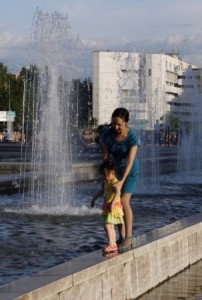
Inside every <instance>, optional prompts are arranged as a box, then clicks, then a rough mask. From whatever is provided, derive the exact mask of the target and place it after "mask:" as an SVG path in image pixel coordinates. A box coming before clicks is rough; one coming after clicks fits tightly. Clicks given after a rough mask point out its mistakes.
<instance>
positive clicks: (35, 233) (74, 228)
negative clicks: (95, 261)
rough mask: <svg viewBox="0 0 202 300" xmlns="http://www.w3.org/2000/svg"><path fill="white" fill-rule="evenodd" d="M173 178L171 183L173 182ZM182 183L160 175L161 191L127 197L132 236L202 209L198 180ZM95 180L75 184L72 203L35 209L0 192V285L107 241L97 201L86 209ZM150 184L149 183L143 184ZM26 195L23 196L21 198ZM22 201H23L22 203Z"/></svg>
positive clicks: (94, 248)
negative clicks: (132, 225) (132, 220)
mask: <svg viewBox="0 0 202 300" xmlns="http://www.w3.org/2000/svg"><path fill="white" fill-rule="evenodd" d="M175 182H176V184H175ZM200 182H202V181H200V180H198V182H195V183H194V182H193V181H191V184H190V185H188V184H187V183H186V184H182V183H181V182H180V181H179V180H177V179H175V178H174V177H170V178H169V176H165V177H161V190H162V192H161V191H159V190H158V191H154V190H153V189H152V187H151V188H150V190H153V194H144V195H143V194H137V196H136V197H134V198H132V200H131V201H132V208H133V211H134V235H135V236H137V235H141V234H144V233H146V232H148V231H151V230H153V229H155V228H159V227H162V226H164V225H166V224H169V223H173V222H175V221H176V220H180V219H182V218H185V217H188V216H190V215H193V214H196V213H198V212H201V211H202V203H201V191H202V184H200ZM99 184H100V183H97V182H94V183H88V184H79V186H76V188H75V199H74V200H75V203H76V205H75V207H70V206H65V207H54V208H51V209H48V208H47V207H43V206H41V207H36V206H31V207H29V205H27V209H25V208H22V209H21V207H24V206H23V205H22V203H21V201H22V198H21V197H20V195H12V196H11V195H9V196H5V195H1V203H0V212H1V219H0V226H1V229H2V230H1V233H0V250H1V251H0V260H1V278H0V285H4V284H6V283H9V282H11V281H14V280H16V279H19V278H21V277H25V276H27V275H30V274H33V273H37V272H39V271H40V270H43V269H47V268H49V267H51V266H54V265H57V264H60V263H63V262H65V261H68V260H70V259H72V258H74V257H78V256H80V255H83V254H85V253H89V252H92V251H96V250H98V249H100V248H101V247H103V245H105V243H106V235H105V233H104V230H103V227H102V221H101V206H102V199H101V198H100V201H97V208H96V209H92V208H90V200H91V197H92V195H93V194H94V193H95V191H96V190H97V189H98V185H99ZM148 184H149V182H148ZM25 199H26V198H25ZM25 199H24V200H23V201H25Z"/></svg>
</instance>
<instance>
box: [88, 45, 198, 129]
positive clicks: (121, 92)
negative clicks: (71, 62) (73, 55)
mask: <svg viewBox="0 0 202 300" xmlns="http://www.w3.org/2000/svg"><path fill="white" fill-rule="evenodd" d="M201 99H202V70H201V69H199V68H197V66H194V65H192V64H190V63H188V62H185V61H183V60H182V59H180V58H179V57H178V55H176V54H163V53H160V54H139V53H135V52H111V51H106V52H103V51H96V52H94V54H93V117H95V118H96V119H97V120H98V124H105V123H110V121H111V120H110V118H111V114H112V112H113V110H114V109H115V108H117V107H120V106H123V107H126V108H127V109H128V110H129V111H130V126H133V127H134V128H137V129H153V127H154V123H155V121H156V119H158V120H160V122H162V123H165V118H166V115H167V113H172V114H175V115H176V116H177V117H179V119H180V120H181V121H182V123H190V122H191V121H193V119H195V118H196V117H197V115H198V114H199V113H198V112H199V110H198V108H197V107H198V106H197V105H198V104H199V103H201V102H202V100H201Z"/></svg>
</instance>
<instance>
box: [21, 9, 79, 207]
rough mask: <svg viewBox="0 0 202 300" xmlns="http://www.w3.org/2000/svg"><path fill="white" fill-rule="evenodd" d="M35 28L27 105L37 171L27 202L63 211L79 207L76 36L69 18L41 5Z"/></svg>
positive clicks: (31, 182)
mask: <svg viewBox="0 0 202 300" xmlns="http://www.w3.org/2000/svg"><path fill="white" fill-rule="evenodd" d="M32 31H33V32H32V38H31V46H30V66H31V70H30V71H29V74H28V76H27V79H26V80H27V81H32V83H31V84H32V95H31V96H30V95H29V98H28V99H29V101H27V102H26V103H25V108H24V114H25V117H24V119H25V120H27V123H28V125H27V127H26V129H27V131H28V129H29V132H26V129H25V135H26V136H27V140H28V141H27V142H28V143H29V142H30V143H31V155H32V157H31V170H32V174H31V176H30V179H29V192H28V195H27V196H26V201H24V204H25V205H29V206H30V205H31V206H33V205H36V206H37V207H40V209H42V207H44V209H45V210H47V209H50V208H52V207H55V209H56V207H57V208H58V209H61V210H62V211H64V208H65V207H66V209H68V206H74V200H73V199H74V193H73V184H72V149H71V133H70V121H69V120H70V118H69V113H70V93H71V89H72V79H73V78H74V76H75V75H76V71H75V69H74V68H73V66H72V53H73V40H72V38H71V30H70V25H69V20H68V17H67V16H62V15H60V14H58V13H54V14H53V15H50V14H44V13H42V11H40V10H38V9H37V10H36V13H35V16H34V19H33V30H32ZM71 48H72V49H71ZM30 78H31V79H30ZM29 123H31V124H29ZM30 127H31V130H30ZM30 131H31V140H30V137H29V135H30ZM26 157H27V156H26ZM70 182H71V184H70ZM24 197H25V196H24Z"/></svg>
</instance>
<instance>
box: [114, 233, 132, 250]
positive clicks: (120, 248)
mask: <svg viewBox="0 0 202 300" xmlns="http://www.w3.org/2000/svg"><path fill="white" fill-rule="evenodd" d="M129 239H130V243H129V244H126V245H123V244H120V245H118V252H119V253H124V252H127V251H129V250H131V249H133V237H132V236H127V237H126V238H125V240H124V241H126V240H129Z"/></svg>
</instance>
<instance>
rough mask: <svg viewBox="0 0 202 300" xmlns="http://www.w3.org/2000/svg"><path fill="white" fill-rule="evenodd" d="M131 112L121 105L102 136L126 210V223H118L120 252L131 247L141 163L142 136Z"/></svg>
mask: <svg viewBox="0 0 202 300" xmlns="http://www.w3.org/2000/svg"><path fill="white" fill-rule="evenodd" d="M128 121H129V112H128V110H127V109H125V108H123V107H120V108H117V109H115V111H114V112H113V113H112V118H111V128H109V129H108V130H107V131H106V132H105V133H104V134H103V137H102V148H103V155H104V160H108V159H110V158H111V159H113V160H114V162H115V163H116V176H117V178H118V180H119V182H118V183H116V185H117V187H118V188H119V189H120V190H121V201H122V205H123V210H124V225H122V226H120V227H119V232H120V238H119V240H118V241H117V243H118V244H119V252H125V251H127V250H130V249H132V245H133V238H132V226H133V212H132V209H131V206H130V199H131V195H132V193H133V192H134V191H135V187H136V183H137V179H138V175H139V165H138V160H137V157H136V154H137V150H138V146H139V138H138V136H137V134H136V132H135V131H134V130H133V129H132V128H129V127H128V126H127V124H128Z"/></svg>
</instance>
